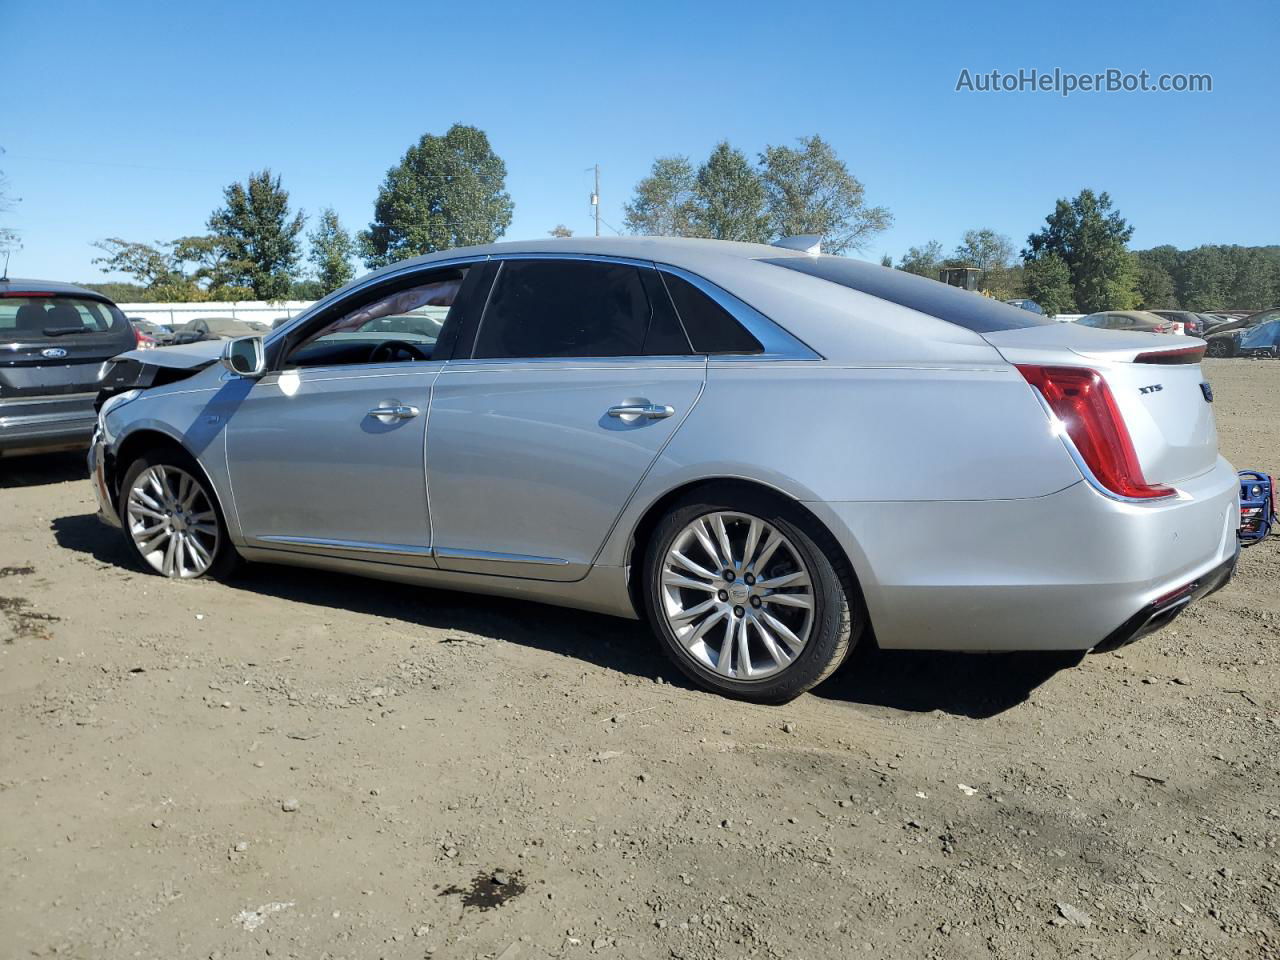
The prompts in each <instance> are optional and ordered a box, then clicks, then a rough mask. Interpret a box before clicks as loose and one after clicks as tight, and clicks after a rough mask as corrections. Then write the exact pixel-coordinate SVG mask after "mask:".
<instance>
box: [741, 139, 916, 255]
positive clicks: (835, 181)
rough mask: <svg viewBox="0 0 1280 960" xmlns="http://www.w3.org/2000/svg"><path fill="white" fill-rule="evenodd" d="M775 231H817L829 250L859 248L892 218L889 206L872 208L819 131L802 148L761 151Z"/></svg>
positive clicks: (785, 233) (775, 233) (777, 233)
mask: <svg viewBox="0 0 1280 960" xmlns="http://www.w3.org/2000/svg"><path fill="white" fill-rule="evenodd" d="M760 165H761V174H760V177H761V180H762V182H763V184H764V192H765V206H766V210H767V213H768V217H769V226H770V231H771V233H772V235H773V236H775V237H788V236H797V235H803V234H817V235H818V236H820V237H822V247H823V250H824V251H825V252H827V253H844V252H846V251H848V250H860V249H861V248H862V247H863V246H865V245H866V243H867V242H868V241H869V240H870V239H871V238H872V237H873V236H875V235H876V234H877V233H879V232H881V231H882V230H884V229H885V228H887V227H888V226H889V225H890V224H891V223H892V222H893V216H892V215H891V214H890V213H889V211H888V210H887V209H885V208H884V207H869V206H867V204H866V196H865V194H866V191H865V189H864V188H863V186H862V184H861V183H859V182H858V180H857V178H855V177H854V176H853V175H852V174H851V173H850V172H849V170H848V168H847V167H846V166H845V165H844V162H843V161H842V160H841V159H840V158H839V157H837V156H836V152H835V150H834V149H832V147H831V145H830V144H829V143H827V142H826V141H825V140H823V139H822V138H821V137H819V136H817V135H816V134H815V135H814V136H812V137H801V138H800V149H798V150H797V149H795V148H793V147H777V146H767V147H765V149H764V153H762V154H761V155H760Z"/></svg>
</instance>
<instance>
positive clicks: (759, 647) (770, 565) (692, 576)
mask: <svg viewBox="0 0 1280 960" xmlns="http://www.w3.org/2000/svg"><path fill="white" fill-rule="evenodd" d="M645 600H646V605H647V608H648V611H647V612H648V614H649V619H650V621H651V623H652V624H653V626H654V628H655V630H656V632H657V634H658V637H659V639H660V640H661V642H662V645H663V648H664V650H665V651H666V653H667V655H668V656H669V657H670V658H671V659H672V661H674V663H675V664H676V666H678V667H679V668H680V670H681V671H683V672H684V674H685V675H686V676H688V677H689V678H690V679H692V680H693V681H694V682H696V683H698V684H699V685H700V686H703V687H705V688H707V689H709V690H712V691H715V692H717V693H723V694H727V695H729V696H732V697H738V698H740V699H743V700H752V701H755V702H758V703H785V702H787V701H788V700H791V699H793V698H795V697H797V696H799V695H800V694H801V693H804V692H805V691H806V690H808V689H810V688H811V687H813V686H815V685H817V684H818V683H820V682H821V681H822V680H824V679H826V678H827V677H828V676H830V675H831V673H833V672H834V671H835V670H836V668H837V667H839V666H840V664H841V663H842V662H843V661H844V659H845V657H846V656H847V655H848V653H849V651H850V650H851V649H852V647H853V645H854V643H856V641H857V638H858V636H859V634H860V633H861V630H862V626H863V621H864V619H865V617H864V615H863V611H862V604H861V600H860V598H859V596H858V595H857V591H856V588H855V587H854V586H853V578H852V574H851V572H850V571H849V570H848V568H847V564H846V563H845V561H844V557H843V554H842V553H841V551H840V549H839V546H838V545H837V544H836V543H835V542H834V540H833V539H832V538H831V536H830V534H828V533H827V532H826V531H825V530H824V529H822V528H821V526H820V525H819V524H818V523H817V522H816V521H814V520H813V519H812V518H811V517H808V516H807V515H805V514H803V512H802V511H800V510H799V509H798V508H795V507H793V506H790V505H787V504H785V503H784V502H782V501H779V500H775V499H774V498H772V497H768V496H764V495H757V494H753V493H737V492H734V493H727V494H726V495H725V496H723V497H719V496H701V497H696V498H694V499H692V500H690V501H686V502H684V503H683V504H681V505H679V506H677V507H676V508H675V509H674V510H672V511H671V513H669V514H668V515H667V516H666V517H665V518H664V519H663V520H662V522H661V523H659V525H658V527H657V529H656V530H655V531H654V534H653V536H652V537H651V538H650V541H649V547H648V551H647V555H646V562H645Z"/></svg>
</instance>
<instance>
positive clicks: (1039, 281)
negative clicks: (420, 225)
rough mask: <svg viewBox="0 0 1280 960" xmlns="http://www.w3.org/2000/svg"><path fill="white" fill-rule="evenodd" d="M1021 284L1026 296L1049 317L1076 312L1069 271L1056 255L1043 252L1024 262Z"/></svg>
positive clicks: (1064, 262)
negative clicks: (1038, 305)
mask: <svg viewBox="0 0 1280 960" xmlns="http://www.w3.org/2000/svg"><path fill="white" fill-rule="evenodd" d="M1023 284H1024V286H1025V287H1026V292H1027V296H1028V297H1030V298H1031V299H1032V300H1034V301H1035V302H1036V303H1038V304H1040V306H1042V307H1044V312H1045V313H1047V314H1048V315H1049V316H1051V317H1052V316H1055V315H1057V314H1059V313H1074V312H1075V311H1076V309H1077V308H1076V303H1075V293H1074V291H1073V290H1072V288H1071V271H1070V269H1068V267H1067V264H1066V261H1064V260H1063V259H1062V258H1061V257H1060V256H1058V255H1057V254H1056V253H1051V252H1045V253H1042V254H1040V256H1038V257H1036V258H1035V259H1034V260H1028V261H1026V263H1025V265H1024V268H1023Z"/></svg>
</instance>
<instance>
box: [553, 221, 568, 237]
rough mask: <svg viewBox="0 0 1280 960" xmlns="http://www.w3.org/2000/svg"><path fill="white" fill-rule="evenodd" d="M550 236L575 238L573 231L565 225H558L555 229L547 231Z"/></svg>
mask: <svg viewBox="0 0 1280 960" xmlns="http://www.w3.org/2000/svg"><path fill="white" fill-rule="evenodd" d="M547 235H548V236H552V237H561V238H568V237H572V236H573V231H572V230H570V229H569V228H568V227H566V226H565V225H564V224H563V223H557V224H556V225H555V226H554V227H552V228H551V229H550V230H548V231H547Z"/></svg>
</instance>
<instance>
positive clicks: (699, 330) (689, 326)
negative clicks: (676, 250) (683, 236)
mask: <svg viewBox="0 0 1280 960" xmlns="http://www.w3.org/2000/svg"><path fill="white" fill-rule="evenodd" d="M662 279H663V282H664V283H666V285H667V290H668V291H669V292H670V294H671V301H672V303H674V304H675V306H676V312H677V313H678V314H680V322H681V323H683V324H684V329H685V333H687V334H688V335H689V342H690V343H691V344H693V350H694V352H695V353H763V352H764V347H762V346H761V345H760V341H759V340H757V339H756V338H755V337H753V336H752V335H751V334H750V333H748V332H747V330H746V329H744V328H743V326H742V324H740V323H739V322H738V321H737V320H735V319H734V318H733V315H732V314H731V313H729V311H728V310H726V309H725V308H724V307H722V306H720V304H718V303H716V302H715V301H714V300H712V299H711V298H710V297H709V296H707V295H706V294H705V293H703V292H702V291H701V290H699V289H698V288H697V287H695V286H694V285H693V284H692V283H690V282H689V281H688V280H685V279H684V278H683V277H678V276H676V275H675V274H674V273H664V274H663V275H662Z"/></svg>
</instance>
